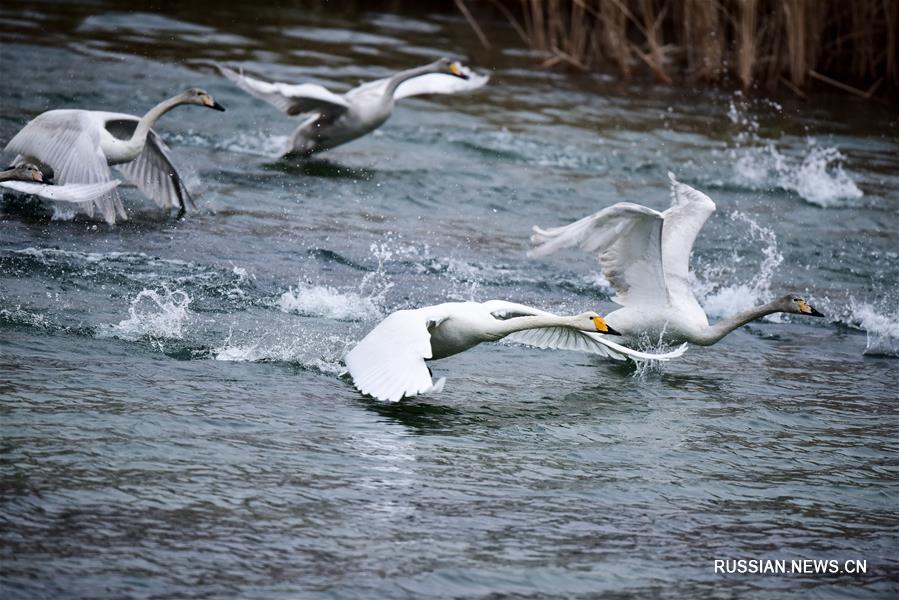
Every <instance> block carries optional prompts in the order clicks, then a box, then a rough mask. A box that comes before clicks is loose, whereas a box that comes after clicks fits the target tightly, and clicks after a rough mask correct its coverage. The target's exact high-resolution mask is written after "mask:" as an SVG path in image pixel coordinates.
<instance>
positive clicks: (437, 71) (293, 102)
mask: <svg viewBox="0 0 899 600" xmlns="http://www.w3.org/2000/svg"><path fill="white" fill-rule="evenodd" d="M217 66H218V69H219V70H220V71H221V72H222V74H223V75H224V76H225V77H227V78H228V79H230V80H231V81H233V82H234V83H235V84H236V85H237V87H239V88H240V89H242V90H243V91H245V92H247V93H248V94H250V95H252V96H256V97H257V98H259V99H260V100H265V101H266V102H268V103H269V104H271V105H272V106H274V107H275V108H277V109H278V110H280V111H282V112H284V113H286V114H288V115H290V116H296V115H306V119H305V120H304V121H303V122H302V123H300V126H299V127H298V128H297V130H296V131H294V133H293V137H292V139H291V142H290V147H289V148H288V149H287V152H288V153H290V152H296V153H298V154H300V155H302V156H306V157H308V156H310V155H312V154H314V153H315V152H321V151H323V150H329V149H331V148H334V147H335V146H339V145H341V144H345V143H347V142H349V141H351V140H354V139H356V138H358V137H362V136H363V135H365V134H367V133H371V132H372V131H374V130H375V129H377V128H378V127H380V126H381V125H383V124H384V122H385V121H386V120H387V119H388V118H389V117H390V114H391V113H392V112H393V104H394V101H396V100H400V99H402V98H408V97H409V96H418V95H420V94H457V93H460V92H468V91H472V90H476V89H478V88H480V87H482V86H483V85H484V84H486V83H487V80H488V79H489V77H488V76H486V75H478V74H477V73H475V72H473V71H472V70H471V69H469V68H468V67H465V66H463V65H461V64H460V63H458V62H451V61H450V60H449V59H447V58H441V59H440V60H437V61H435V62H433V63H431V64H429V65H425V66H423V67H418V68H415V69H409V70H406V71H400V72H399V73H397V74H396V75H394V76H393V77H388V78H386V79H378V80H377V81H371V82H368V83H363V84H362V85H360V86H358V87H355V88H353V89H351V90H350V91H348V92H346V93H344V94H335V93H333V92H331V91H329V90H327V89H326V88H324V87H322V86H320V85H316V84H312V83H303V84H300V85H291V84H289V83H268V82H265V81H260V80H259V79H253V78H252V77H247V76H246V75H243V74H241V73H237V72H235V71H234V70H232V69H229V68H227V67H224V66H222V65H217Z"/></svg>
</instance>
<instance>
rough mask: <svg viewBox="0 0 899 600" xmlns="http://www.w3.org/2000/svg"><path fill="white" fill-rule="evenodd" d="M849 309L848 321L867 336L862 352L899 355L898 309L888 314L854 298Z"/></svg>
mask: <svg viewBox="0 0 899 600" xmlns="http://www.w3.org/2000/svg"><path fill="white" fill-rule="evenodd" d="M849 310H850V318H849V320H850V323H851V324H853V325H857V326H858V327H860V328H861V329H864V330H865V333H866V334H867V336H868V339H867V344H866V345H865V350H864V352H863V354H866V355H868V356H891V357H899V310H894V312H892V313H891V314H890V313H889V312H887V311H882V310H879V309H878V308H877V307H875V306H873V305H871V304H868V303H865V302H856V301H855V300H854V299H853V300H851V302H850V306H849Z"/></svg>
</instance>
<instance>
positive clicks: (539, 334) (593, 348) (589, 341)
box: [483, 300, 687, 361]
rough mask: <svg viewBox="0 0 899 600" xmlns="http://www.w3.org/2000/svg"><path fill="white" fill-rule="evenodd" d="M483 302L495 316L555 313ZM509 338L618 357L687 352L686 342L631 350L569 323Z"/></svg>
mask: <svg viewBox="0 0 899 600" xmlns="http://www.w3.org/2000/svg"><path fill="white" fill-rule="evenodd" d="M483 306H484V307H485V308H486V309H487V310H488V311H489V312H490V313H491V314H492V315H493V316H495V317H501V318H511V317H518V316H555V315H553V314H552V313H549V312H546V311H543V310H539V309H536V308H532V307H530V306H526V305H524V304H516V303H514V302H506V301H505V300H488V301H487V302H484V303H483ZM505 339H507V340H509V341H511V342H516V343H519V344H525V345H527V346H535V347H537V348H544V349H552V350H573V351H575V352H587V353H590V354H598V355H600V356H607V357H609V358H612V359H615V360H625V359H627V358H631V359H633V360H662V361H665V360H670V359H672V358H677V357H678V356H680V355H681V354H683V353H684V352H686V350H687V347H686V344H684V345H683V346H681V347H680V348H676V349H675V350H673V351H671V352H666V353H661V354H651V353H648V352H640V351H638V350H632V349H630V348H627V347H625V346H622V345H621V344H617V343H615V342H613V341H612V340H610V339H609V338H608V337H607V336H603V335H600V334H599V333H592V332H590V331H583V330H580V329H573V328H570V327H541V328H538V329H525V330H523V331H517V332H515V333H512V334H509V335H507V336H506V338H505Z"/></svg>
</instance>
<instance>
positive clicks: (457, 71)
mask: <svg viewBox="0 0 899 600" xmlns="http://www.w3.org/2000/svg"><path fill="white" fill-rule="evenodd" d="M449 72H450V74H452V75H455V76H456V77H461V78H462V79H468V75H466V74H465V71H463V70H462V65H460V64H459V63H458V62H452V63H450V66H449Z"/></svg>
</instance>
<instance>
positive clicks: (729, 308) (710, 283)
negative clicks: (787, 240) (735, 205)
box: [692, 211, 784, 321]
mask: <svg viewBox="0 0 899 600" xmlns="http://www.w3.org/2000/svg"><path fill="white" fill-rule="evenodd" d="M730 218H731V220H733V221H741V222H743V223H746V224H747V225H748V226H749V235H750V237H751V238H752V240H753V241H755V242H761V243H762V244H764V246H763V248H762V255H763V256H764V258H763V260H762V263H761V264H760V265H759V269H758V271H757V272H756V273H755V275H753V277H752V278H751V279H750V280H748V281H743V282H737V283H730V284H728V285H725V284H721V283H718V282H720V281H730V282H732V281H734V279H735V278H736V269H737V265H739V264H740V263H742V262H743V260H744V259H745V257H744V256H741V255H740V254H739V253H738V252H737V251H736V250H734V252H733V255H732V257H731V259H730V260H719V261H717V262H716V263H715V264H714V265H709V266H706V267H705V268H702V267H701V266H699V265H701V261H699V262H697V265H698V266H699V269H700V270H699V272H698V274H697V273H696V272H695V271H694V275H693V280H692V282H693V290H694V292H695V293H696V297H697V299H698V300H699V303H700V304H702V306H703V308H704V309H705V311H706V314H708V315H709V316H710V317H715V318H726V317H730V316H733V315H735V314H737V313H738V312H741V311H744V310H747V309H749V308H752V307H753V306H757V305H758V304H761V303H763V302H767V301H769V300H770V299H771V280H772V279H773V277H774V274H775V273H776V272H777V268H778V267H779V266H780V264H781V263H782V262H783V260H784V257H783V254H781V253H780V251H779V250H778V249H777V236H775V235H774V231H773V230H772V229H769V228H767V227H762V226H761V225H759V224H758V223H757V222H755V221H754V220H753V219H752V218H751V217H750V216H748V215H746V214H744V213H742V212H740V211H735V212H733V213H731V215H730ZM766 318H768V319H770V320H773V321H777V320H779V316H778V315H776V314H775V315H769V316H768V317H766Z"/></svg>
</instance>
